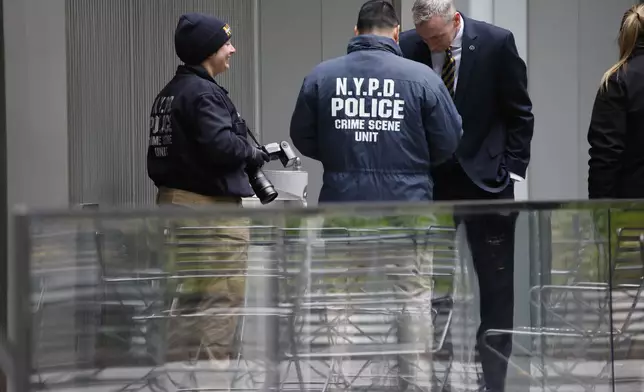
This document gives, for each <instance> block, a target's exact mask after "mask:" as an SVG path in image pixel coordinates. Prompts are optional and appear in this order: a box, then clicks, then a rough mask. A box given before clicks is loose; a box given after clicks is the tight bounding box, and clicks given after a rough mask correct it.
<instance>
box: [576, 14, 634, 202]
mask: <svg viewBox="0 0 644 392" xmlns="http://www.w3.org/2000/svg"><path fill="white" fill-rule="evenodd" d="M618 41H619V61H618V62H617V63H616V64H615V65H613V66H612V67H611V68H610V69H609V70H608V71H606V73H605V74H604V77H603V78H602V80H601V85H600V86H599V90H598V92H597V96H596V98H595V104H594V107H593V112H592V117H591V121H590V127H589V129H588V142H589V143H590V150H589V152H590V160H589V161H588V196H589V198H590V199H623V198H628V199H632V198H644V154H643V153H642V150H643V149H644V4H639V5H635V6H633V7H631V8H630V9H629V10H628V11H626V13H625V14H624V17H623V18H622V24H621V27H620V30H619V40H618Z"/></svg>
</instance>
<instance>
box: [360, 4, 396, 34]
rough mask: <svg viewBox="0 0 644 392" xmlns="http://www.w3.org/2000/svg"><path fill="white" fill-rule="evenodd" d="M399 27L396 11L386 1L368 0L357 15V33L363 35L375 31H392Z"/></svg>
mask: <svg viewBox="0 0 644 392" xmlns="http://www.w3.org/2000/svg"><path fill="white" fill-rule="evenodd" d="M398 25H400V22H399V20H398V15H396V9H395V8H394V6H393V5H392V4H391V2H390V1H388V0H369V1H367V2H366V3H364V4H363V5H362V8H360V13H358V23H357V24H356V27H357V28H358V31H359V32H361V33H363V32H367V31H372V30H376V29H393V28H395V27H396V26H398Z"/></svg>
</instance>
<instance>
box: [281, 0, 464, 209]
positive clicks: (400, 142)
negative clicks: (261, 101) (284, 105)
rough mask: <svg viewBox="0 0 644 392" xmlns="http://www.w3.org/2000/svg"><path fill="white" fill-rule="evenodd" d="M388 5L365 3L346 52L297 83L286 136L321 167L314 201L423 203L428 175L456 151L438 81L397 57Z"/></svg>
mask: <svg viewBox="0 0 644 392" xmlns="http://www.w3.org/2000/svg"><path fill="white" fill-rule="evenodd" d="M399 26H400V24H399V21H398V17H397V15H396V11H395V9H394V7H393V6H392V5H391V3H390V2H389V1H386V0H371V1H367V2H366V3H365V4H364V5H363V6H362V8H361V9H360V12H359V15H358V21H357V25H356V28H355V33H356V36H355V37H354V38H352V39H351V40H350V41H349V44H348V49H347V54H346V55H344V56H341V57H338V58H334V59H331V60H328V61H325V62H323V63H321V64H319V65H318V66H316V67H315V68H314V69H313V70H312V72H311V73H310V74H309V75H307V76H306V77H305V78H304V81H303V83H302V87H301V90H300V93H299V96H298V98H297V102H296V105H295V110H294V112H293V115H292V118H291V126H290V136H291V139H292V141H293V144H294V145H295V147H296V148H297V149H298V150H299V151H300V153H302V154H303V155H305V156H308V157H310V158H312V159H315V160H318V161H320V162H321V163H322V165H323V167H324V175H323V185H322V190H321V192H320V197H319V202H320V203H328V202H351V201H392V200H397V201H429V200H432V190H433V180H432V178H431V174H430V170H431V168H432V167H434V166H436V165H439V164H441V163H443V162H445V161H447V160H448V159H450V158H451V157H452V156H453V154H454V152H455V151H456V148H457V146H458V142H459V138H460V134H461V118H460V116H459V114H458V112H457V110H456V107H455V106H454V103H453V101H452V98H451V97H450V95H449V92H448V91H447V89H446V87H445V85H444V84H443V82H442V81H441V79H440V78H439V77H438V76H437V75H436V74H435V73H434V72H432V70H431V69H429V68H428V67H426V66H424V65H422V64H419V63H417V62H414V61H411V60H407V59H405V58H403V56H402V52H401V51H400V48H399V46H398V43H397V42H398V34H399V29H400V27H399Z"/></svg>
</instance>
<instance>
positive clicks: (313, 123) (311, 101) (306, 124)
mask: <svg viewBox="0 0 644 392" xmlns="http://www.w3.org/2000/svg"><path fill="white" fill-rule="evenodd" d="M317 125H318V113H317V86H316V84H315V82H314V81H313V78H312V77H310V76H307V77H306V78H304V81H303V82H302V87H301V88H300V93H299V95H298V97H297V102H296V103H295V110H294V111H293V115H292V117H291V127H290V136H291V140H292V141H293V145H294V146H295V147H296V148H297V149H298V150H299V151H300V152H301V153H302V154H303V155H305V156H307V157H309V158H312V159H316V160H317V159H319V151H318V143H317V134H318V129H317Z"/></svg>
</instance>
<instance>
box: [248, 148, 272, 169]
mask: <svg viewBox="0 0 644 392" xmlns="http://www.w3.org/2000/svg"><path fill="white" fill-rule="evenodd" d="M251 148H252V154H251V156H250V157H249V158H248V161H247V164H248V166H252V167H262V166H264V164H265V163H266V162H268V161H269V160H270V157H269V156H268V154H267V153H266V151H264V150H262V149H261V148H257V147H251Z"/></svg>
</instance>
